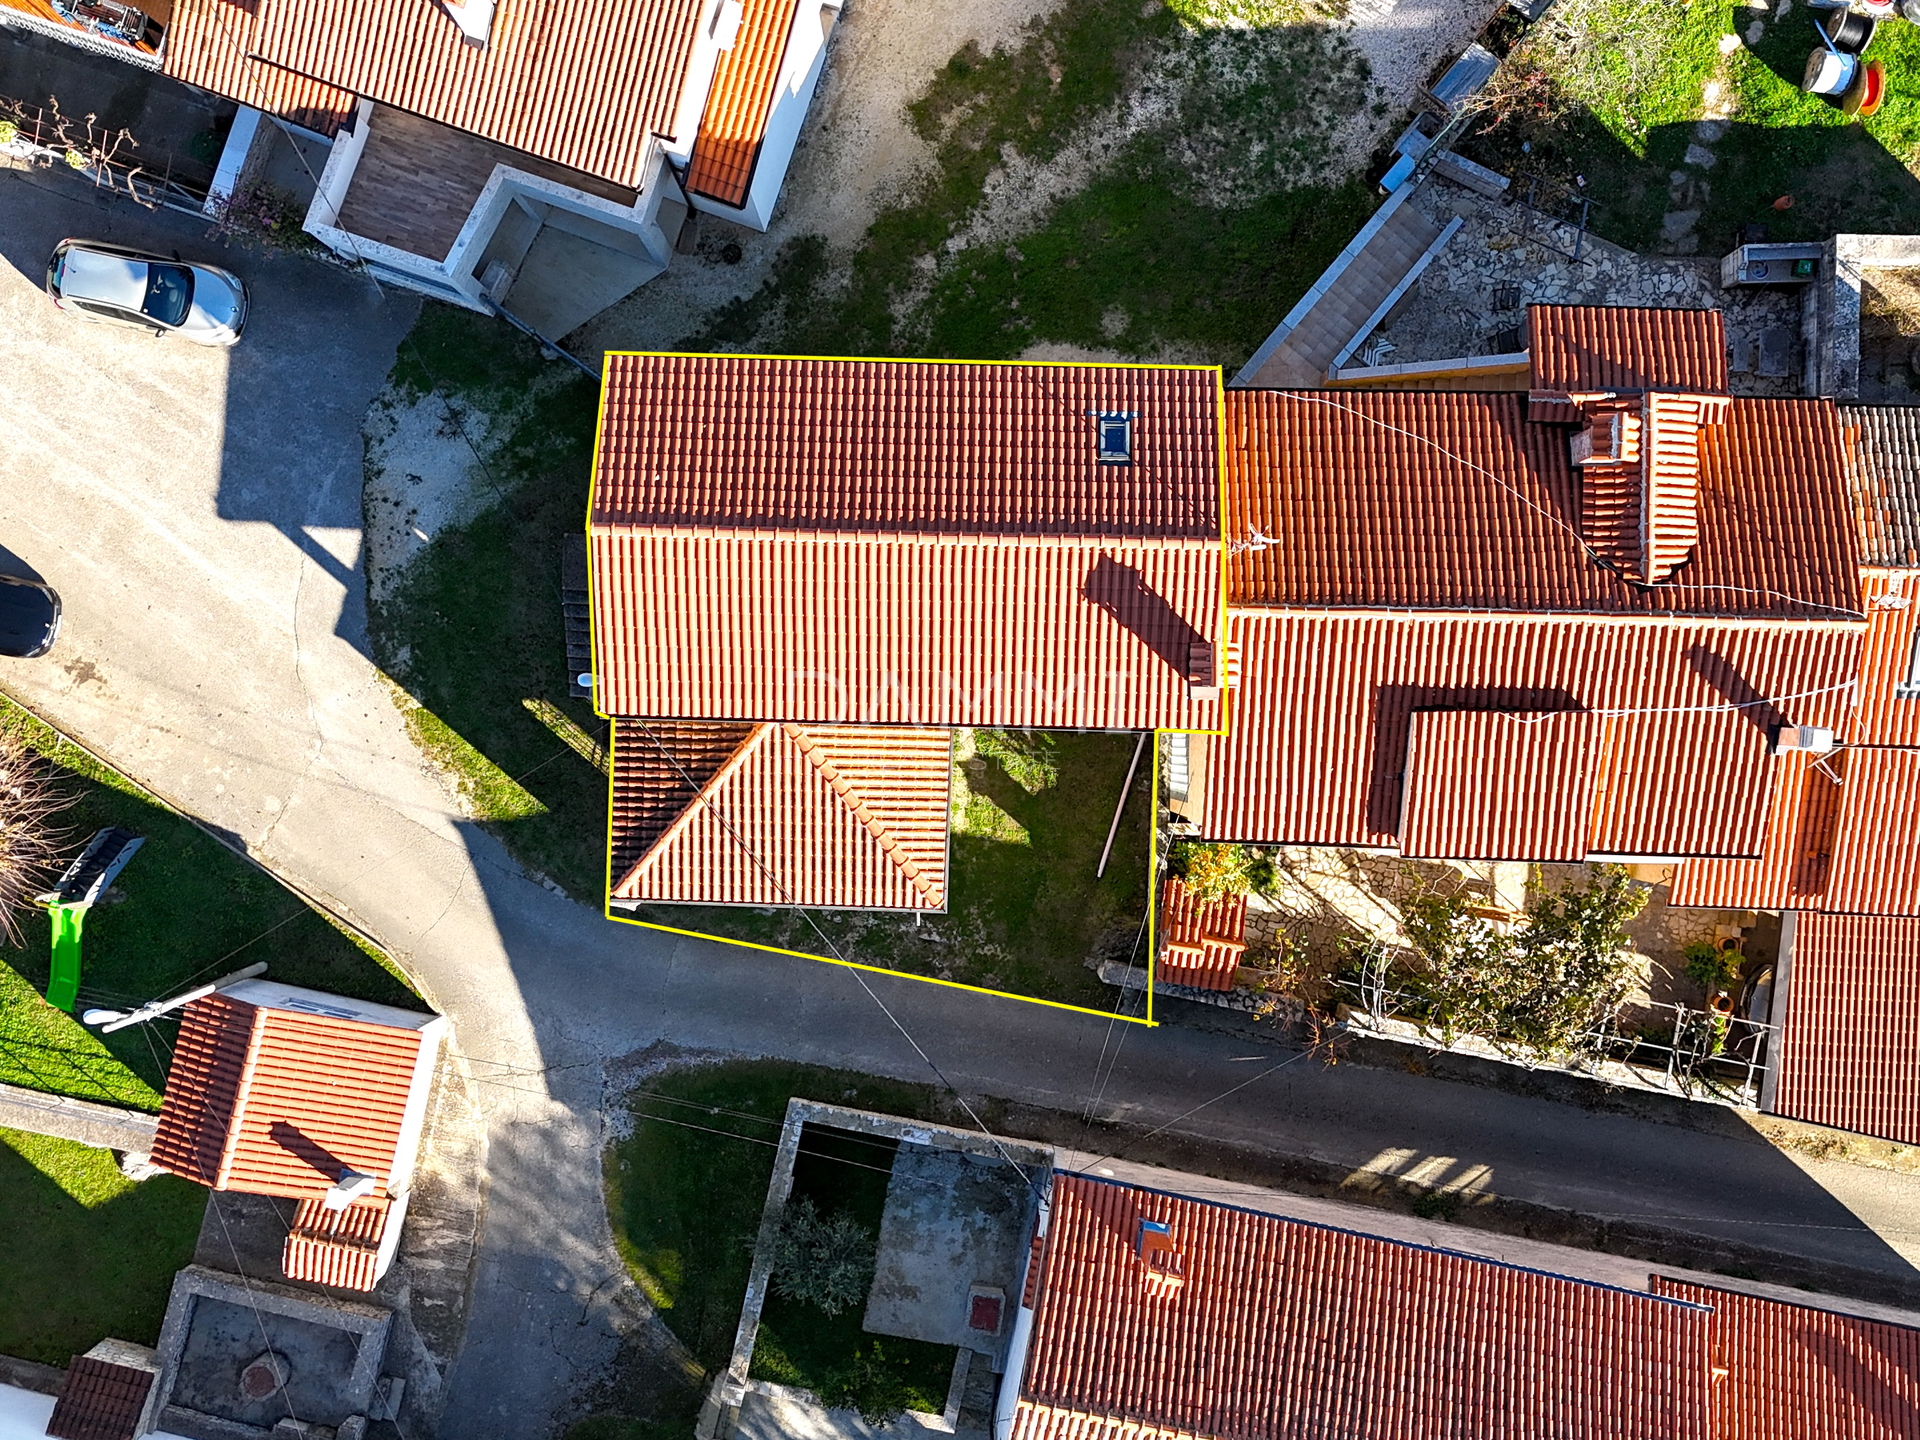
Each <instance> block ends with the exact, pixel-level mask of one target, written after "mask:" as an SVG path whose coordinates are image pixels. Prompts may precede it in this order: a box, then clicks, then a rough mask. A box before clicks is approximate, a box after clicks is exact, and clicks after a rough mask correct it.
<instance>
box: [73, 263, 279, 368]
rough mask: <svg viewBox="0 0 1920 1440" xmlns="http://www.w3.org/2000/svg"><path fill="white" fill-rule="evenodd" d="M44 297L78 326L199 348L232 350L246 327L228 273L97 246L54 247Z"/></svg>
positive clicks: (235, 283) (241, 301)
mask: <svg viewBox="0 0 1920 1440" xmlns="http://www.w3.org/2000/svg"><path fill="white" fill-rule="evenodd" d="M47 294H49V295H51V296H52V297H53V303H54V304H56V305H58V306H59V307H60V308H61V309H62V310H65V311H67V312H68V313H69V314H72V315H78V316H79V317H80V318H81V319H83V320H97V321H100V322H102V323H103V324H108V325H124V326H127V327H129V328H131V329H135V330H145V331H146V332H147V333H149V334H151V335H178V336H180V337H181V338H182V339H183V340H191V341H193V342H194V343H195V344H198V345H231V344H233V343H234V342H235V341H237V340H238V339H239V338H240V331H241V329H242V327H244V326H245V325H246V323H247V287H246V286H245V284H243V283H242V282H241V279H240V277H239V276H238V275H235V274H234V273H233V272H232V271H230V270H222V269H221V268H220V267H219V266H218V265H200V264H196V263H194V262H193V261H189V260H181V259H179V258H178V257H177V256H176V257H175V258H173V259H168V258H167V257H165V256H163V255H149V254H148V253H146V252H145V251H144V250H129V249H128V248H127V247H126V246H124V245H108V244H106V243H105V242H104V241H99V240H62V241H61V242H60V245H59V248H58V249H56V250H55V251H54V252H53V258H52V259H51V260H49V261H48V262H47Z"/></svg>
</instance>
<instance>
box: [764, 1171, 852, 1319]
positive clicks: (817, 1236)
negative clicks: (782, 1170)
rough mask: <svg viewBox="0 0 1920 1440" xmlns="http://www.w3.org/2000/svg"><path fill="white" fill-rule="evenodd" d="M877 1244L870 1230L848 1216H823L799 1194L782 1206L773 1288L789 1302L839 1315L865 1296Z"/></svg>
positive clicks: (776, 1243)
mask: <svg viewBox="0 0 1920 1440" xmlns="http://www.w3.org/2000/svg"><path fill="white" fill-rule="evenodd" d="M876 1244H877V1242H876V1240H875V1238H874V1234H873V1232H872V1231H871V1230H869V1229H867V1227H866V1226H864V1225H862V1224H861V1223H860V1222H859V1221H857V1220H855V1219H854V1218H853V1217H852V1216H851V1215H848V1214H845V1213H844V1212H836V1213H834V1214H832V1215H822V1214H821V1213H820V1212H819V1211H818V1210H817V1209H815V1208H814V1204H813V1201H812V1200H811V1199H809V1198H808V1197H807V1196H804V1195H803V1196H801V1197H800V1198H799V1199H797V1200H795V1201H792V1202H791V1203H790V1204H789V1205H788V1206H787V1211H786V1214H785V1215H784V1216H783V1217H782V1218H781V1221H780V1229H779V1232H778V1233H777V1234H776V1235H775V1236H774V1240H773V1285H774V1288H775V1289H776V1290H778V1291H779V1292H780V1293H781V1294H782V1295H785V1296H786V1297H787V1298H788V1299H789V1300H798V1301H800V1302H802V1303H803V1304H807V1305H815V1306H818V1307H819V1308H820V1309H821V1310H824V1311H825V1312H826V1313H827V1314H829V1315H838V1314H839V1313H840V1312H841V1311H842V1310H845V1309H848V1308H849V1307H851V1306H854V1305H858V1304H860V1303H861V1302H863V1301H864V1300H865V1299H866V1298H867V1288H868V1287H869V1286H870V1285H872V1284H873V1262H874V1254H875V1246H876Z"/></svg>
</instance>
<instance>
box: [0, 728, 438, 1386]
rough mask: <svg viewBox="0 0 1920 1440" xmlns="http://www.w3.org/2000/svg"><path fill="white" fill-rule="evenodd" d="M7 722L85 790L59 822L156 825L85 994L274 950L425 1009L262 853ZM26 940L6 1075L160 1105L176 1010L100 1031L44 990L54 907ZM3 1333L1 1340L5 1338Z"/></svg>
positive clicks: (95, 924)
mask: <svg viewBox="0 0 1920 1440" xmlns="http://www.w3.org/2000/svg"><path fill="white" fill-rule="evenodd" d="M0 727H5V728H7V729H9V730H12V731H16V732H17V733H19V734H21V735H23V736H25V737H26V739H27V740H28V742H29V743H30V744H32V745H33V746H34V747H35V748H36V749H38V750H39V751H40V752H41V753H42V754H44V755H46V756H47V757H48V759H49V760H50V761H51V762H53V764H54V765H55V766H56V767H57V775H58V782H59V784H60V787H61V788H62V789H63V790H64V791H66V792H68V793H70V794H71V795H72V796H73V798H74V803H73V805H72V806H71V807H70V808H69V809H67V810H66V811H64V812H63V813H62V814H61V816H60V817H59V821H58V823H59V824H60V825H61V826H63V827H64V828H65V829H66V830H67V831H68V832H69V833H70V836H71V840H72V844H73V846H74V848H75V849H76V851H77V849H78V847H79V846H80V845H81V844H83V843H84V842H85V840H86V839H87V837H88V836H90V835H91V834H92V833H93V832H94V831H96V830H99V829H103V828H105V827H107V826H120V827H123V828H125V829H128V830H131V831H133V832H134V833H135V834H137V835H143V836H145V837H146V842H147V843H146V844H145V845H144V846H143V847H142V848H141V849H140V851H139V853H138V854H136V855H135V856H134V857H133V860H132V863H130V864H129V865H128V866H127V868H126V869H125V870H124V871H122V872H121V874H120V878H119V879H118V880H117V881H116V882H115V884H114V889H115V890H116V891H118V892H121V893H122V894H124V896H125V898H124V899H123V900H118V901H113V900H109V901H107V902H104V903H100V904H96V905H95V906H94V907H93V910H92V911H91V912H90V913H89V915H88V917H87V921H86V930H85V936H86V939H85V952H84V959H83V961H82V965H81V975H80V1007H79V1008H82V1009H84V1008H86V1007H87V1006H90V1005H99V1006H104V1007H108V1008H116V1009H126V1008H130V1007H131V1006H133V1005H136V1004H139V1003H140V1002H142V1001H146V1000H153V999H158V998H160V997H163V996H166V995H170V994H174V993H177V992H178V991H180V990H183V989H185V988H187V987H188V986H189V985H190V984H192V983H194V982H196V981H204V980H211V979H214V978H216V977H218V976H220V975H222V974H225V973H227V972H229V971H232V970H237V969H239V968H240V967H241V966H243V965H248V964H251V963H252V962H253V961H255V960H264V961H266V962H267V963H268V965H269V966H270V967H271V971H270V973H271V974H272V975H273V976H274V977H275V978H276V979H280V980H286V981H289V982H291V983H293V984H296V985H306V986H310V987H312V988H313V989H316V990H326V991H331V992H333V993H335V994H339V995H347V996H352V997H354V998H356V999H362V1000H377V1001H380V1002H381V1003H383V1004H388V1005H398V1006H401V1007H403V1008H407V1009H414V1010H419V1009H424V1008H425V1006H424V1005H422V1003H421V1002H420V1000H419V998H418V997H417V996H415V995H414V993H413V992H412V990H411V989H409V988H408V986H407V985H406V982H405V981H404V980H403V979H402V978H401V976H400V974H399V972H398V971H397V970H396V969H394V968H393V967H392V964H391V962H390V961H388V960H387V959H386V957H385V956H383V955H380V954H379V953H378V952H376V951H374V950H371V949H369V948H363V947H362V946H361V945H360V943H359V942H358V941H357V940H356V939H355V938H354V937H352V936H349V935H347V934H346V933H345V932H343V931H341V930H340V929H338V928H337V927H336V926H334V925H333V924H332V923H331V922H330V921H328V920H327V919H326V917H325V916H323V915H321V914H320V913H319V912H317V911H315V910H313V909H312V908H311V907H309V906H308V905H307V904H306V902H305V901H303V900H302V899H300V897H299V896H297V895H295V894H293V893H292V892H291V891H289V890H288V889H287V888H286V887H285V886H283V885H281V884H280V883H279V882H278V881H277V880H275V879H274V878H273V877H272V876H271V875H269V874H267V873H266V872H265V871H264V870H261V869H260V868H259V867H258V866H256V865H253V864H252V863H250V862H249V861H247V860H245V859H242V858H241V857H240V856H238V855H235V854H234V853H233V852H232V851H230V850H228V849H227V848H226V847H225V846H224V845H222V844H220V843H219V842H218V841H216V840H215V839H213V837H211V836H210V835H208V834H207V833H206V832H205V831H203V830H201V829H200V828H199V827H198V826H196V825H194V824H193V823H192V822H191V821H190V820H187V819H186V818H185V817H183V816H181V815H178V814H175V813H174V812H173V811H171V810H169V809H167V808H166V807H165V806H164V805H162V804H161V803H160V802H159V801H157V800H155V799H154V798H153V797H152V796H150V795H148V794H147V793H146V792H145V791H143V790H142V789H141V788H140V787H139V786H138V785H136V784H134V783H133V782H132V781H131V780H128V779H127V778H126V777H125V776H123V775H120V774H118V773H116V772H115V771H113V770H110V769H108V768H106V767H105V766H103V765H100V764H99V763H98V762H96V761H95V760H94V759H93V758H92V757H91V756H89V755H87V754H86V753H85V752H84V751H81V750H78V749H76V748H75V747H73V746H71V745H69V744H67V743H66V742H65V741H64V740H62V739H61V738H60V737H59V736H58V735H57V734H55V733H54V732H53V731H52V730H50V729H49V728H47V727H46V726H45V725H43V724H41V723H40V721H39V720H37V719H35V718H34V717H33V716H32V715H30V714H29V713H28V712H26V711H24V710H22V709H20V708H19V707H17V706H15V705H13V704H12V703H11V702H9V701H6V700H4V699H0ZM21 929H22V932H23V944H22V946H21V948H19V949H7V950H5V952H4V954H5V958H6V961H7V963H8V965H9V966H11V969H10V970H9V971H8V972H7V973H6V974H4V975H0V1080H4V1081H5V1082H6V1083H9V1084H14V1085H23V1086H27V1087H29V1088H31V1089H36V1090H44V1091H49V1092H52V1093H57V1094H63V1095H74V1096H77V1097H79V1098H81V1099H86V1100H97V1101H102V1102H105V1103H108V1104H116V1105H126V1106H129V1107H131V1108H135V1109H147V1110H153V1109H158V1108H159V1094H158V1092H159V1091H160V1090H161V1089H162V1088H164V1085H165V1068H166V1059H167V1054H168V1047H169V1044H170V1041H171V1036H172V1033H173V1028H174V1022H170V1021H166V1020H162V1021H159V1022H155V1023H154V1024H152V1025H135V1026H131V1027H129V1028H128V1029H125V1030H121V1031H117V1032H116V1033H114V1034H112V1035H107V1036H96V1035H94V1034H93V1033H91V1032H89V1031H87V1030H84V1029H83V1028H82V1027H81V1026H80V1025H79V1024H78V1023H77V1022H76V1021H75V1020H74V1019H73V1017H72V1016H69V1015H67V1014H65V1013H64V1012H62V1011H59V1010H56V1009H54V1008H53V1007H52V1006H50V1005H48V1004H47V1003H46V1002H45V1001H44V1000H42V999H41V998H40V994H41V992H44V990H45V988H46V981H47V966H48V952H49V943H50V937H49V934H48V920H47V915H46V912H45V911H44V910H34V911H31V912H29V913H28V914H27V915H25V916H24V917H22V924H21ZM4 1349H5V1347H4V1346H0V1350H4Z"/></svg>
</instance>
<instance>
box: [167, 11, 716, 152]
mask: <svg viewBox="0 0 1920 1440" xmlns="http://www.w3.org/2000/svg"><path fill="white" fill-rule="evenodd" d="M702 8H703V0H606V3H602V4H598V5H581V4H574V3H570V0H499V3H498V6H497V7H496V9H495V10H494V14H493V24H492V28H491V30H490V31H489V33H488V36H487V40H486V43H485V44H484V45H475V44H472V43H469V42H468V40H467V39H466V37H465V36H464V35H463V34H462V32H461V31H460V29H459V27H458V26H457V25H456V24H455V23H454V21H453V20H452V18H451V17H450V16H448V15H447V14H446V13H445V12H444V11H443V10H442V9H441V8H440V7H439V6H437V5H432V4H426V3H423V0H257V3H255V4H250V5H237V4H232V3H229V0H177V4H176V7H175V12H174V21H173V29H172V31H171V32H170V34H169V36H168V42H167V51H166V59H165V61H164V63H163V67H162V68H163V69H164V70H165V71H166V73H168V74H170V75H172V76H173V77H174V78H176V79H179V80H184V81H186V82H187V83H189V84H193V85H200V86H204V87H205V88H207V89H211V90H215V91H217V92H219V93H221V94H224V95H229V96H231V97H232V98H234V99H236V100H239V101H241V102H242V103H245V104H250V105H254V104H260V103H261V101H262V99H265V100H269V101H278V102H281V104H284V103H287V102H288V101H292V102H293V103H296V104H301V103H304V104H307V105H312V104H314V103H316V102H315V101H314V99H313V98H312V97H313V96H326V95H327V93H328V90H329V87H331V90H332V91H333V92H342V91H344V92H347V93H348V94H351V95H358V96H363V97H366V98H369V99H373V100H377V101H379V102H380V103H381V104H384V105H391V106H393V107H395V108H396V109H400V110H408V111H411V112H413V113H414V114H416V115H421V116H424V117H425V118H427V119H429V120H437V121H439V122H441V123H442V124H445V125H451V126H453V127H454V128H456V129H459V130H466V131H470V132H472V133H473V134H476V135H482V136H485V137H486V138H487V139H489V140H493V141H496V142H498V143H499V144H502V145H506V146H510V147H511V148H513V149H516V150H525V151H528V152H530V153H532V154H534V155H537V156H539V157H540V158H542V159H544V160H550V161H552V162H554V163H555V164H558V165H565V166H569V167H571V168H573V169H576V170H584V171H586V172H587V173H588V174H590V175H595V176H598V177H600V178H601V179H604V180H611V181H613V182H615V183H616V184H620V185H627V186H632V187H635V188H639V187H641V186H642V185H643V184H644V182H645V180H646V174H645V165H646V161H647V159H648V156H649V154H650V153H651V146H652V142H653V137H654V136H655V135H659V134H665V133H667V132H668V131H669V129H670V128H671V126H672V124H673V120H674V112H675V110H676V108H677V107H678V105H679V101H680V92H681V89H682V87H683V85H684V83H685V80H686V70H687V64H688V61H689V59H690V58H691V56H692V52H693V44H694V31H695V28H696V24H697V21H698V18H699V14H700V11H701V9H702ZM243 56H244V57H245V58H242V57H243ZM290 77H302V78H301V79H300V80H298V81H295V80H293V79H291V78H290ZM316 82H317V83H316ZM263 108H266V109H270V110H274V111H275V113H279V114H286V113H288V112H287V110H285V109H283V108H280V105H278V104H267V105H265V106H263Z"/></svg>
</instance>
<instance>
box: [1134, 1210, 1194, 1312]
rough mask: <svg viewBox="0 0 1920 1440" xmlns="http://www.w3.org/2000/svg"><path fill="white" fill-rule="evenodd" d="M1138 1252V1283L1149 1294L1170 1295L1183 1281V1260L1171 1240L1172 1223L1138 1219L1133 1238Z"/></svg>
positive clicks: (1184, 1278)
mask: <svg viewBox="0 0 1920 1440" xmlns="http://www.w3.org/2000/svg"><path fill="white" fill-rule="evenodd" d="M1133 1248H1134V1251H1135V1253H1137V1254H1138V1255H1139V1256H1140V1270H1141V1276H1140V1278H1141V1283H1142V1284H1144V1285H1145V1286H1146V1289H1147V1293H1148V1294H1151V1295H1162V1296H1165V1295H1171V1294H1173V1293H1174V1292H1175V1291H1176V1290H1178V1289H1179V1288H1180V1287H1181V1286H1182V1285H1185V1284H1186V1283H1187V1261H1186V1257H1185V1256H1184V1255H1182V1254H1181V1253H1180V1247H1179V1246H1177V1245H1175V1244H1174V1243H1173V1227H1172V1226H1170V1225H1168V1224H1167V1223H1166V1222H1165V1221H1164V1220H1142V1221H1141V1222H1140V1233H1139V1235H1138V1236H1137V1237H1136V1238H1135V1240H1134V1245H1133Z"/></svg>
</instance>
